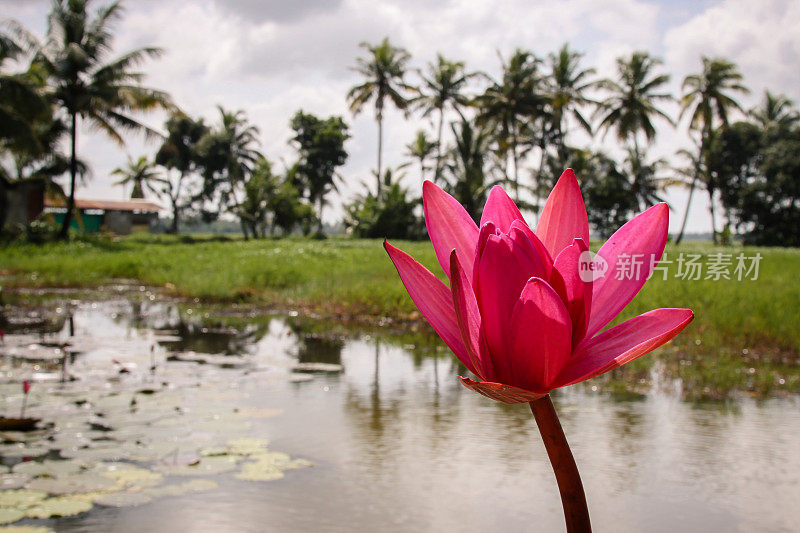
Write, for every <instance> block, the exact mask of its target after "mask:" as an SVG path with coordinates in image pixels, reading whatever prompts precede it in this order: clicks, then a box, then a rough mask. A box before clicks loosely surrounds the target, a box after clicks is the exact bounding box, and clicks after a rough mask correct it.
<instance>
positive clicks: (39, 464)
mask: <svg viewBox="0 0 800 533" xmlns="http://www.w3.org/2000/svg"><path fill="white" fill-rule="evenodd" d="M85 467H86V463H84V462H83V461H75V460H66V461H54V460H52V459H45V460H44V461H26V462H24V463H17V464H16V465H14V468H13V469H12V470H13V471H14V473H15V474H27V475H29V476H30V477H38V476H46V477H59V476H65V475H68V474H77V473H78V472H80V471H81V470H83V469H84V468H85Z"/></svg>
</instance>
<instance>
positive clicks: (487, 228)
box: [461, 222, 498, 288]
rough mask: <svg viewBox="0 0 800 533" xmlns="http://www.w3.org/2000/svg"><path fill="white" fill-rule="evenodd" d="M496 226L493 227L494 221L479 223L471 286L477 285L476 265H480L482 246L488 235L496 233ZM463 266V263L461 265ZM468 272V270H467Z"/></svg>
mask: <svg viewBox="0 0 800 533" xmlns="http://www.w3.org/2000/svg"><path fill="white" fill-rule="evenodd" d="M497 234H498V232H497V227H495V225H494V222H487V223H485V224H481V229H480V232H479V233H478V242H477V244H476V245H475V262H474V263H473V265H472V286H473V288H474V287H477V286H478V265H480V263H481V261H480V259H481V255H482V254H483V248H484V247H485V246H486V240H487V239H488V238H489V235H497ZM461 266H464V265H461ZM467 272H469V271H467Z"/></svg>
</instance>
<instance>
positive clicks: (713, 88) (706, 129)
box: [676, 56, 750, 243]
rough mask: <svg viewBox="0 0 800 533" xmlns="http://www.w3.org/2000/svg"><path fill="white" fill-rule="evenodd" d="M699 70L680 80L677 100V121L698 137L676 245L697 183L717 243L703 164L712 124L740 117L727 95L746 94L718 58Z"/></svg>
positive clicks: (710, 185)
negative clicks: (681, 119)
mask: <svg viewBox="0 0 800 533" xmlns="http://www.w3.org/2000/svg"><path fill="white" fill-rule="evenodd" d="M702 61H703V70H702V71H701V72H700V73H698V74H689V75H688V76H686V77H685V78H684V79H683V85H682V90H683V96H682V97H681V117H683V116H684V115H686V114H688V115H689V130H690V131H694V132H697V133H698V134H699V142H698V143H697V144H698V157H697V158H696V159H695V163H696V168H695V176H694V178H693V179H692V182H691V185H690V188H689V199H688V200H687V202H686V211H685V213H684V220H683V224H682V225H681V231H680V233H679V234H678V237H677V239H676V243H679V242H681V239H683V231H684V228H685V227H686V219H687V217H688V216H689V206H690V205H691V199H692V193H693V192H694V189H695V187H696V186H697V182H698V180H704V181H705V182H706V190H707V191H708V197H709V200H710V202H711V206H710V210H711V232H712V236H713V239H714V242H715V243H716V242H717V230H716V220H715V212H714V193H715V192H716V187H715V186H714V184H713V183H711V182H710V179H711V178H710V176H707V174H708V172H706V169H705V167H706V165H705V162H704V159H705V154H706V150H707V148H708V146H709V142H710V141H711V136H712V135H713V132H714V128H715V127H716V124H719V125H720V126H722V127H724V126H727V124H728V117H729V116H730V114H731V112H734V111H736V110H738V111H740V112H742V113H744V112H745V111H744V109H742V106H741V105H740V104H739V102H737V101H736V100H734V99H733V97H732V96H730V94H729V93H740V94H748V93H749V92H750V91H749V89H747V87H745V86H744V85H742V83H741V81H742V74H741V73H740V72H739V69H738V68H737V67H736V65H735V64H734V63H731V62H730V61H727V60H725V59H721V58H709V57H705V56H704V57H703V58H702Z"/></svg>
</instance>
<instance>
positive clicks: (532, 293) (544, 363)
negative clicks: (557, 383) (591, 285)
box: [508, 278, 572, 390]
mask: <svg viewBox="0 0 800 533" xmlns="http://www.w3.org/2000/svg"><path fill="white" fill-rule="evenodd" d="M571 348H572V326H571V323H570V317H569V313H568V312H567V308H566V307H564V303H563V302H562V301H561V297H560V296H559V295H558V294H557V293H556V291H555V290H553V288H552V287H551V286H550V285H548V284H547V282H546V281H544V280H543V279H541V278H531V279H530V280H529V281H528V283H526V284H525V288H524V289H522V293H521V294H520V296H519V300H518V301H517V303H516V305H515V306H514V311H513V312H512V313H511V349H510V350H509V353H508V355H509V357H510V360H511V361H510V362H511V372H512V376H513V377H514V381H513V383H515V384H517V385H520V386H522V387H525V388H528V389H535V390H541V389H547V388H548V387H549V386H550V384H551V383H552V382H553V381H554V380H555V378H556V376H558V374H559V373H560V372H561V369H563V368H564V365H565V364H566V362H567V360H568V359H569V356H570V353H571Z"/></svg>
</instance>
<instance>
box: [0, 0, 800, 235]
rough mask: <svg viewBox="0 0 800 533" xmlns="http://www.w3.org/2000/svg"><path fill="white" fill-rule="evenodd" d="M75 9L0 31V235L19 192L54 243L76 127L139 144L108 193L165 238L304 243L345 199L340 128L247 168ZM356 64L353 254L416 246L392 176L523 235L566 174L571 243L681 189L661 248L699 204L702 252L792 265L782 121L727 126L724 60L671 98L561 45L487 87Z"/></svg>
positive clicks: (76, 176) (620, 64)
mask: <svg viewBox="0 0 800 533" xmlns="http://www.w3.org/2000/svg"><path fill="white" fill-rule="evenodd" d="M90 3H91V0H53V2H52V7H51V12H50V15H49V19H48V30H47V33H46V35H45V37H44V39H42V40H39V39H38V38H37V37H36V36H34V35H32V34H31V33H30V32H28V31H27V30H25V29H24V28H23V27H22V26H20V25H19V24H18V23H16V22H13V21H5V22H4V23H3V25H2V27H1V28H0V30H2V31H0V226H2V222H3V220H4V217H5V213H6V211H7V206H6V202H7V194H6V193H7V191H8V190H9V189H10V188H12V187H14V185H15V184H17V183H20V182H22V181H24V180H29V179H37V180H43V181H44V182H45V183H46V184H47V186H48V188H49V190H50V192H51V194H61V195H63V196H64V197H65V199H66V202H65V203H66V206H67V216H66V217H65V220H64V221H63V224H62V226H61V228H60V229H59V235H60V236H61V237H62V238H66V236H67V232H68V229H69V223H70V217H71V216H72V212H73V210H74V198H75V191H76V189H77V187H78V186H79V185H80V183H81V182H82V181H83V180H85V179H87V178H88V176H89V168H88V165H87V164H85V163H84V162H83V161H82V160H81V159H80V157H79V154H78V153H77V134H78V127H79V125H80V124H81V123H83V122H86V123H88V124H89V125H91V126H92V127H93V128H95V129H97V130H99V131H102V132H105V133H106V134H107V135H109V136H110V138H112V139H113V140H115V141H117V142H119V143H120V144H122V143H123V140H124V139H123V135H124V134H125V133H127V132H132V131H141V132H143V133H144V134H145V135H147V136H150V137H152V138H154V139H158V141H159V146H158V148H157V150H156V152H155V154H154V155H153V156H151V157H148V156H142V157H138V158H130V160H129V162H128V165H127V166H126V167H123V168H119V169H116V170H115V171H114V174H115V175H116V176H117V177H118V179H119V181H118V183H119V184H120V185H124V186H130V188H131V191H132V196H133V197H144V196H149V197H155V198H158V199H160V200H161V201H162V202H164V203H167V204H168V205H169V208H170V211H171V218H170V223H169V224H170V225H169V230H170V231H172V232H178V231H180V227H181V224H182V222H183V221H185V220H187V219H194V220H196V219H200V220H202V221H206V222H208V221H212V220H215V219H218V218H219V217H220V216H223V215H225V216H226V217H228V218H230V217H235V219H236V220H238V221H239V225H240V227H241V230H242V233H243V234H244V236H245V237H246V238H250V237H253V238H258V237H263V236H265V235H274V234H286V233H289V232H292V231H301V232H302V233H304V234H310V233H312V232H317V233H320V234H321V231H322V227H323V226H322V213H323V210H324V209H325V207H326V206H327V205H328V204H329V203H330V199H331V193H335V192H337V191H338V189H339V187H340V186H341V185H342V184H343V183H344V182H345V178H344V177H342V176H340V175H339V170H338V169H339V168H341V166H342V165H344V163H345V162H346V161H347V157H348V154H347V151H346V149H345V143H346V141H347V140H348V138H349V137H350V133H349V129H348V126H347V124H346V123H345V122H344V121H343V119H342V118H341V117H336V116H333V117H316V116H314V115H311V114H308V113H305V112H303V111H302V110H301V111H298V112H296V113H295V115H294V116H293V117H292V118H291V120H290V126H291V129H292V131H293V136H292V138H291V139H290V140H289V143H290V144H291V146H293V147H294V149H295V157H294V160H293V161H292V162H291V163H290V164H288V165H283V167H284V168H280V169H279V168H277V166H276V165H275V162H274V161H269V160H268V159H267V158H265V156H264V155H263V154H262V153H261V151H260V148H259V147H260V142H259V135H260V132H259V130H258V128H257V127H256V126H255V125H253V124H251V123H250V121H249V119H248V118H247V116H246V114H245V112H244V111H241V110H239V111H232V110H229V109H224V108H222V107H219V108H218V119H217V120H216V121H215V122H213V123H206V122H205V121H204V119H202V118H198V117H191V116H188V115H187V114H185V113H183V112H182V111H180V109H179V108H178V106H177V105H175V103H173V102H172V100H171V98H170V97H169V95H167V94H165V93H164V92H162V91H158V90H156V89H152V88H147V87H144V86H143V85H142V84H141V82H142V81H143V73H142V72H140V71H139V70H138V67H139V65H140V64H141V63H142V62H143V61H144V60H145V59H148V58H157V57H158V56H159V55H160V54H161V50H160V49H157V48H152V47H145V48H140V49H136V50H133V51H129V52H127V53H123V54H121V55H120V56H118V57H114V58H111V57H109V54H110V50H111V48H112V46H111V44H112V42H111V40H112V36H113V34H112V32H111V25H112V23H114V22H115V21H117V20H118V19H119V17H120V16H121V7H120V4H119V2H114V3H112V4H110V5H107V6H103V7H100V8H98V9H97V10H95V11H90V10H89V9H88V8H89V4H90ZM361 46H362V48H363V50H364V53H363V55H362V56H361V57H359V58H357V61H356V64H355V66H354V68H353V70H354V71H355V72H357V73H358V75H359V76H360V78H361V80H360V82H359V83H358V84H357V85H356V86H354V87H353V88H352V89H351V90H350V91H349V92H348V93H347V95H346V99H347V102H348V104H349V107H350V110H351V112H352V113H353V114H354V115H357V114H358V113H361V112H362V111H364V110H366V109H370V110H372V111H373V112H374V116H375V120H376V124H377V141H378V142H377V158H376V168H375V171H374V172H373V176H372V177H371V178H370V179H368V180H366V181H363V184H362V188H361V190H362V191H363V192H362V193H361V194H358V195H356V196H355V198H353V199H352V200H350V201H349V202H348V203H346V205H344V217H345V218H344V223H345V225H346V227H347V228H349V230H350V231H351V232H352V233H353V234H354V235H356V236H362V237H394V238H398V237H399V238H416V237H420V236H422V235H423V234H424V223H423V222H422V220H421V219H420V212H421V210H420V208H419V205H420V199H419V195H418V194H412V193H411V188H410V187H409V186H407V185H404V184H403V183H404V182H403V177H404V176H406V175H407V174H408V173H409V169H410V168H413V169H415V170H413V175H415V176H416V175H418V176H419V180H420V181H421V180H422V179H425V178H428V179H432V180H433V181H434V182H436V183H438V184H439V185H441V186H442V187H444V188H445V189H446V190H448V192H450V193H451V194H453V195H454V196H455V197H456V198H457V199H458V200H459V201H460V202H461V203H462V204H464V206H465V207H466V209H467V211H468V212H469V213H470V214H471V215H472V216H473V217H474V218H475V219H476V220H477V219H479V217H480V209H481V207H482V206H483V204H484V202H485V199H486V195H487V194H488V191H489V189H491V187H492V186H494V185H495V184H503V185H505V186H507V188H508V189H509V191H510V192H511V194H512V196H513V197H514V198H515V200H516V201H517V202H518V203H519V204H520V206H522V207H523V208H524V209H526V210H527V211H528V212H530V213H532V214H533V215H534V216H537V213H538V211H539V209H540V207H541V206H542V205H543V202H544V200H545V198H546V195H547V194H548V192H549V190H550V189H551V187H552V186H553V184H554V183H555V180H556V179H557V178H558V176H559V175H560V173H561V171H562V170H563V169H564V168H566V167H572V168H574V169H575V171H576V174H577V175H578V177H579V179H580V180H581V181H582V183H581V186H582V190H583V193H584V195H585V199H586V202H587V207H588V210H589V217H590V223H591V225H592V227H593V228H594V230H595V231H596V232H597V233H599V234H600V235H602V236H607V235H609V234H610V232H611V231H613V229H615V228H616V227H618V226H619V225H620V224H621V223H623V222H624V221H625V220H627V219H628V218H630V216H631V215H632V214H633V213H635V212H637V211H640V210H642V209H645V208H646V207H647V206H649V205H652V204H653V203H655V202H659V201H662V199H663V192H664V189H665V188H666V187H669V186H681V187H685V188H687V189H688V193H689V194H688V201H687V204H686V205H685V206H683V209H682V210H683V213H682V225H681V228H680V231H679V233H678V235H676V237H675V239H676V241H678V242H680V240H681V239H682V238H683V236H684V232H685V228H686V220H687V219H688V213H689V207H690V204H691V202H692V200H693V198H694V195H695V193H697V192H698V191H699V192H701V193H704V194H705V195H706V196H707V197H708V199H709V201H710V206H711V212H710V215H711V225H712V227H711V228H709V229H710V230H711V234H712V235H713V238H714V240H715V242H723V243H724V242H728V241H730V240H731V239H732V238H733V237H734V236H739V237H742V238H744V239H745V240H748V241H750V242H754V243H760V244H776V245H800V230H798V229H797V228H798V227H800V226H799V225H798V222H800V191H799V190H798V189H800V163H798V157H797V154H798V153H799V151H798V148H800V121H799V120H798V112H797V109H796V107H795V106H794V103H793V102H791V101H790V100H788V99H787V98H786V97H785V96H782V95H777V94H773V93H770V92H769V91H767V92H766V93H765V95H764V98H763V101H762V102H761V103H760V104H759V106H758V107H757V108H756V109H752V110H746V109H744V108H743V107H742V105H741V104H740V103H739V100H738V99H739V98H740V97H741V96H743V95H746V94H747V93H748V92H749V90H748V89H747V87H746V86H745V85H744V83H743V79H742V75H741V73H740V72H739V70H738V68H737V66H736V65H735V64H733V63H732V62H730V61H728V60H726V59H724V58H711V57H702V58H701V60H702V65H701V68H700V70H699V71H698V72H697V73H694V74H690V75H688V76H686V77H685V78H684V80H683V84H682V90H681V94H679V95H673V94H670V92H669V91H668V90H667V86H668V83H669V80H670V75H669V74H668V73H666V72H664V71H663V68H662V62H661V61H660V60H659V59H658V58H656V57H653V56H652V55H650V54H649V53H647V52H644V51H637V52H634V53H632V54H631V55H629V56H626V57H620V58H618V59H617V64H616V74H615V75H614V76H613V77H611V78H608V79H602V78H599V77H598V76H597V74H596V71H595V69H593V68H590V67H587V66H585V65H584V64H583V54H582V53H580V52H578V51H575V50H573V49H572V48H570V46H569V45H568V44H564V45H563V46H561V47H560V48H559V49H558V50H556V51H554V52H552V53H549V54H547V55H546V56H544V57H540V56H538V55H537V54H535V53H534V52H533V51H530V50H525V49H517V50H515V51H513V52H512V53H511V54H510V55H508V56H501V57H500V76H499V77H497V78H495V77H492V76H490V75H488V74H486V73H483V72H476V71H470V70H469V69H468V68H467V65H466V64H465V63H464V62H462V61H456V60H452V59H449V58H446V57H444V56H442V55H441V54H439V55H437V57H436V58H435V60H434V61H432V62H430V63H428V64H427V65H426V67H425V68H424V69H415V68H413V67H412V66H411V60H412V58H411V55H410V54H409V52H408V51H407V50H405V49H404V48H402V47H398V46H395V45H393V44H392V43H391V42H390V40H389V39H388V38H385V39H383V40H382V41H381V42H379V43H362V45H361ZM670 102H677V103H678V104H679V107H680V114H679V116H677V117H674V116H671V115H670V113H669V112H668V110H667V109H668V108H667V104H669V103H670ZM390 107H393V108H395V109H397V110H399V111H401V112H403V113H404V114H405V116H406V117H410V116H411V115H412V114H416V115H417V116H419V117H421V118H423V119H425V120H426V121H427V122H428V124H429V128H427V129H422V130H419V131H418V132H417V133H416V134H415V136H414V138H413V139H411V141H410V142H409V143H408V144H407V145H406V146H405V150H406V151H405V155H406V158H407V162H406V163H404V164H403V165H401V166H400V167H397V168H386V165H384V159H383V154H384V142H383V134H384V119H385V114H386V111H387V110H388V109H389V108H390ZM156 108H161V109H165V110H167V111H169V119H168V120H167V121H166V123H165V124H164V128H163V132H157V131H154V130H152V129H150V128H148V127H147V126H145V125H144V124H142V123H141V122H139V121H137V120H136V119H135V118H134V116H135V115H134V114H133V113H134V112H139V111H147V110H151V109H156ZM684 118H685V119H686V121H685V122H686V123H687V124H688V131H687V134H688V135H689V138H690V139H691V144H692V146H693V148H692V149H689V150H681V151H680V152H679V153H678V154H676V157H677V158H680V159H681V160H682V161H683V162H684V164H682V165H681V166H671V165H670V164H668V162H667V161H666V160H664V159H656V158H654V157H652V156H651V155H650V151H651V148H652V146H653V144H654V142H655V141H656V138H657V134H658V131H659V130H660V128H662V127H665V126H666V127H676V125H677V124H678V123H679V122H680V121H681V119H684ZM609 133H611V134H612V135H614V137H615V138H616V139H617V140H618V141H619V142H620V143H621V145H622V146H623V147H624V151H623V153H622V156H621V157H619V158H617V157H614V156H612V155H611V154H609V153H605V152H603V151H600V150H597V149H593V148H591V147H587V146H580V145H578V144H577V141H576V139H580V138H583V139H589V140H592V139H595V138H597V137H598V136H600V137H605V136H607V135H608V134H609ZM591 144H593V143H588V142H587V145H588V146H591ZM65 175H66V176H67V177H68V180H67V182H66V183H67V187H66V188H60V187H58V186H57V185H56V181H54V180H55V178H58V177H61V176H65ZM355 178H356V177H348V178H347V180H353V179H355ZM373 184H374V185H373ZM413 190H415V191H418V190H419V187H418V186H415V187H413ZM673 207H675V206H673ZM720 209H721V212H719V211H720Z"/></svg>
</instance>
